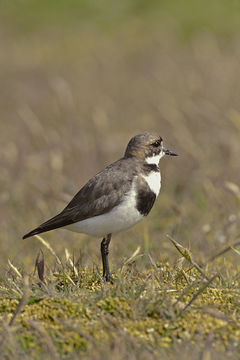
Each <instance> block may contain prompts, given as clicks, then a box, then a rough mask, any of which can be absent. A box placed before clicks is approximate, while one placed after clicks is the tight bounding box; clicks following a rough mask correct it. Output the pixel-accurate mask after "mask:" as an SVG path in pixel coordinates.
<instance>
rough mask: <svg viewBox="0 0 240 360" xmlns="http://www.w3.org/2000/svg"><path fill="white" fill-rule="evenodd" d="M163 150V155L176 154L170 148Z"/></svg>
mask: <svg viewBox="0 0 240 360" xmlns="http://www.w3.org/2000/svg"><path fill="white" fill-rule="evenodd" d="M163 152H165V155H171V156H178V154H176V153H175V152H173V151H171V150H167V149H163Z"/></svg>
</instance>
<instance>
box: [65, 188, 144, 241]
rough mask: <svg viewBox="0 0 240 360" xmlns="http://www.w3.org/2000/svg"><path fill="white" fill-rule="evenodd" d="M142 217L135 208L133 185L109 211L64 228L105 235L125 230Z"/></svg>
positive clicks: (93, 234)
mask: <svg viewBox="0 0 240 360" xmlns="http://www.w3.org/2000/svg"><path fill="white" fill-rule="evenodd" d="M143 218H144V216H143V215H142V214H140V213H139V211H138V210H137V209H136V192H135V189H134V185H133V187H132V189H131V190H130V192H129V193H128V194H126V195H125V199H124V201H123V202H122V203H121V204H119V205H118V206H116V207H115V208H113V209H112V210H111V211H110V212H108V213H106V214H103V215H99V216H94V217H92V218H89V219H86V220H82V221H79V222H76V223H74V224H71V225H68V226H66V227H65V228H66V229H68V230H71V231H75V232H80V233H84V234H88V235H92V236H105V235H107V234H114V233H118V232H120V231H123V230H127V229H129V228H131V227H132V226H134V225H135V224H137V223H138V222H139V221H141V220H142V219H143Z"/></svg>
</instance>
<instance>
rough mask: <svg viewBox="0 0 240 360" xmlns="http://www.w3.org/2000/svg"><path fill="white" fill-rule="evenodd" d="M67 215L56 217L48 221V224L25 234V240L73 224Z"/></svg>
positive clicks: (62, 214)
mask: <svg viewBox="0 0 240 360" xmlns="http://www.w3.org/2000/svg"><path fill="white" fill-rule="evenodd" d="M65 215H66V214H65V213H60V214H58V215H56V216H54V217H53V218H51V219H49V220H47V221H46V222H44V223H43V224H41V225H40V226H38V227H37V228H36V229H33V230H32V231H30V232H29V233H27V234H25V235H24V236H23V239H26V238H28V237H30V236H33V235H37V234H41V233H43V232H46V231H50V230H54V229H58V228H60V227H63V226H66V225H69V224H71V223H73V221H72V220H71V219H70V218H68V217H66V216H65Z"/></svg>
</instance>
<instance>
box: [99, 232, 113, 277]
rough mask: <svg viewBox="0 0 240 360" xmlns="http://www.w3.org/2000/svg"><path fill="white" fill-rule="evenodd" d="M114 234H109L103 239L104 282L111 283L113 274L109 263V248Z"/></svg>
mask: <svg viewBox="0 0 240 360" xmlns="http://www.w3.org/2000/svg"><path fill="white" fill-rule="evenodd" d="M111 237H112V234H108V235H107V236H106V237H104V238H103V239H102V242H101V254H102V264H103V281H110V280H111V274H110V270H109V263H108V253H109V250H108V246H109V244H110V241H111Z"/></svg>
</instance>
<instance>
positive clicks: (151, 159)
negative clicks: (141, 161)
mask: <svg viewBox="0 0 240 360" xmlns="http://www.w3.org/2000/svg"><path fill="white" fill-rule="evenodd" d="M164 155H165V152H164V151H162V150H161V152H160V153H159V154H157V155H153V156H149V157H147V158H146V159H145V160H146V162H147V163H148V164H155V165H157V166H158V164H159V161H160V159H161V158H162V157H163V156H164Z"/></svg>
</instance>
